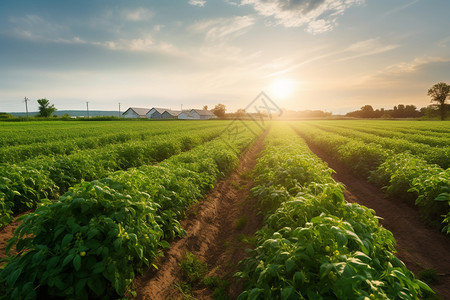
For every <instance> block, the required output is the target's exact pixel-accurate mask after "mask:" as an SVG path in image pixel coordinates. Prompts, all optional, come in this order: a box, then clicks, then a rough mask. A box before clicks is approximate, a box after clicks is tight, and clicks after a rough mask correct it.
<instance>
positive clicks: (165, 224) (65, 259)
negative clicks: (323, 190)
mask: <svg viewBox="0 0 450 300" xmlns="http://www.w3.org/2000/svg"><path fill="white" fill-rule="evenodd" d="M252 138H254V136H252V135H251V134H247V135H242V136H240V137H239V139H237V140H236V142H235V144H236V145H237V146H238V148H236V149H231V148H228V147H224V144H223V142H222V141H221V140H215V141H211V142H209V143H206V144H204V145H202V146H199V147H197V148H195V149H193V150H191V151H189V152H185V153H182V154H180V155H176V156H172V157H171V158H169V159H167V160H165V161H164V162H162V163H161V164H159V165H157V166H152V165H149V166H141V167H139V168H137V169H135V168H132V169H129V170H127V171H118V172H115V173H112V174H110V175H109V176H108V177H105V178H103V179H100V180H94V181H91V182H82V183H80V184H78V185H76V186H74V187H73V188H71V189H69V191H68V192H66V193H65V194H64V195H63V196H61V198H60V199H59V200H57V201H54V202H53V203H51V204H48V205H44V206H40V207H38V208H37V209H36V211H35V212H33V213H31V214H29V215H28V216H26V217H24V219H23V222H22V224H21V225H20V226H19V227H18V228H17V230H16V231H15V233H14V237H13V238H12V239H11V240H10V241H9V242H8V246H7V251H9V249H11V247H14V246H15V247H16V250H17V252H18V254H17V255H15V256H12V257H10V258H8V259H7V264H6V266H5V267H4V268H3V269H2V270H0V290H1V291H3V292H4V293H3V295H2V297H1V298H4V299H10V298H18V299H21V298H29V299H33V298H38V297H39V298H42V297H44V298H48V297H63V298H76V299H87V298H106V299H110V298H117V297H118V296H123V295H124V294H125V292H126V291H127V289H128V286H129V285H130V283H131V282H132V280H133V278H134V277H135V276H136V273H142V272H144V271H145V270H147V269H148V268H150V267H151V266H153V263H154V260H155V258H156V257H157V256H158V255H160V254H161V253H162V252H161V250H162V249H164V248H167V247H169V243H168V240H171V239H173V238H175V237H178V236H181V235H182V234H184V230H183V229H182V228H181V227H180V223H179V221H180V219H181V218H182V217H183V216H184V214H185V211H186V208H187V207H188V206H189V205H191V204H192V203H194V202H196V201H198V200H199V199H201V198H202V196H203V195H204V194H205V193H206V192H208V191H209V190H210V189H211V188H212V187H213V186H214V183H215V181H216V180H217V177H218V176H221V175H222V174H225V173H226V172H228V171H229V167H228V166H223V165H219V162H221V161H222V158H223V157H226V158H227V160H228V161H229V162H230V163H231V165H235V164H236V162H237V160H238V158H237V156H236V154H235V153H236V152H237V150H238V149H239V148H245V145H249V144H250V142H251V140H252ZM230 147H232V146H230Z"/></svg>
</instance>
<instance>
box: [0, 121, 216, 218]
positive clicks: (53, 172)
mask: <svg viewBox="0 0 450 300" xmlns="http://www.w3.org/2000/svg"><path fill="white" fill-rule="evenodd" d="M220 132H221V130H220V129H219V128H212V129H209V128H206V129H203V130H195V131H194V130H192V131H188V132H181V131H180V132H177V133H171V134H165V135H160V136H157V137H154V138H153V139H151V140H147V141H133V142H127V143H122V144H117V145H109V146H105V147H103V148H101V149H95V150H89V151H81V152H76V153H74V154H71V155H67V156H53V157H42V158H38V159H34V160H28V161H25V162H23V163H21V164H3V165H0V174H1V176H0V226H3V225H6V224H8V223H9V222H10V221H11V220H12V216H13V215H14V214H16V213H20V212H23V211H26V210H29V209H31V208H34V207H36V205H37V203H40V202H41V201H42V200H43V199H47V198H50V199H56V198H57V197H58V195H61V194H62V193H64V192H66V191H67V190H68V189H69V187H71V186H73V185H75V184H77V183H80V182H82V181H91V180H94V179H98V178H102V177H104V176H106V175H107V174H108V173H111V172H113V171H117V170H125V169H127V168H130V167H138V166H141V165H144V164H152V163H155V162H159V161H162V160H164V159H166V158H168V157H170V156H172V155H175V154H178V153H181V152H182V151H186V150H189V149H191V148H193V147H194V146H196V145H199V144H201V143H203V142H205V141H208V140H211V139H213V138H215V137H217V136H218V135H219V134H220Z"/></svg>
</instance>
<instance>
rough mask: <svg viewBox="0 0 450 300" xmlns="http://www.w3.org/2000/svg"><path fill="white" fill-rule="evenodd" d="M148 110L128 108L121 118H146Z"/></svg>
mask: <svg viewBox="0 0 450 300" xmlns="http://www.w3.org/2000/svg"><path fill="white" fill-rule="evenodd" d="M148 111H149V109H148V108H139V107H130V108H129V109H127V110H126V111H125V112H124V113H123V114H122V116H123V117H124V118H128V119H139V118H147V113H148Z"/></svg>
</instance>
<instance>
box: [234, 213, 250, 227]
mask: <svg viewBox="0 0 450 300" xmlns="http://www.w3.org/2000/svg"><path fill="white" fill-rule="evenodd" d="M246 224H247V216H242V217H240V218H238V219H236V220H234V228H236V229H237V230H242V229H243V228H244V227H245V225H246Z"/></svg>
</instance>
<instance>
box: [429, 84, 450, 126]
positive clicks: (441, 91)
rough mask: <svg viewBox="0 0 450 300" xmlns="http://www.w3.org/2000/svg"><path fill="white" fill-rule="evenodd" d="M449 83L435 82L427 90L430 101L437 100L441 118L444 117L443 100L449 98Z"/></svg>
mask: <svg viewBox="0 0 450 300" xmlns="http://www.w3.org/2000/svg"><path fill="white" fill-rule="evenodd" d="M449 95H450V85H448V84H446V83H444V82H439V83H436V84H435V85H433V86H432V87H431V89H429V90H428V96H430V97H431V101H432V102H433V101H434V102H437V105H439V107H440V110H441V120H444V119H445V100H447V98H449Z"/></svg>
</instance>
